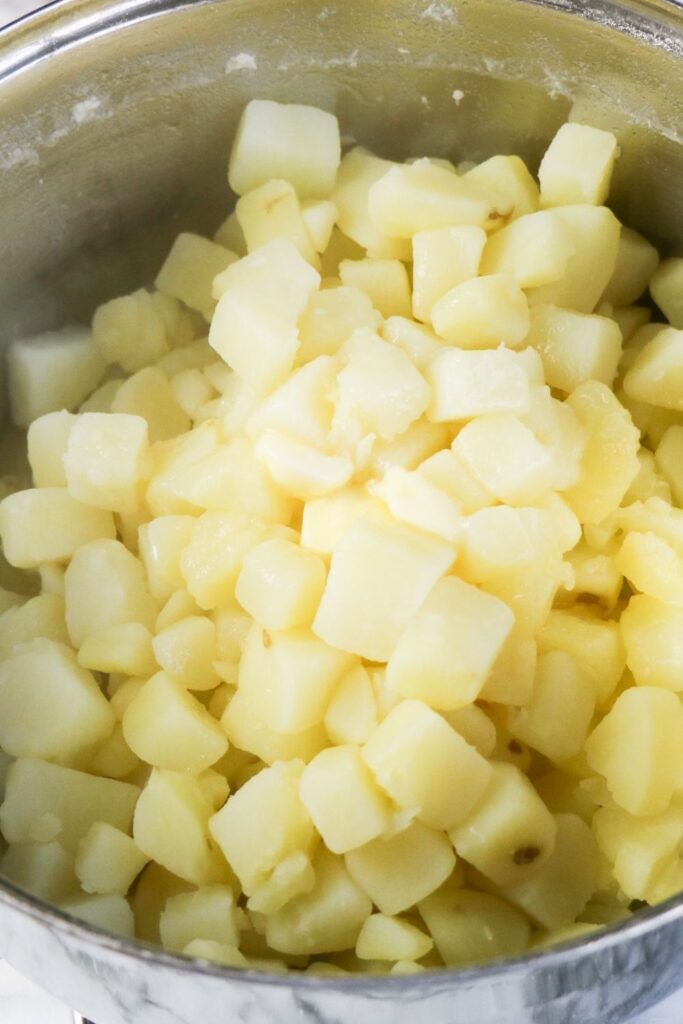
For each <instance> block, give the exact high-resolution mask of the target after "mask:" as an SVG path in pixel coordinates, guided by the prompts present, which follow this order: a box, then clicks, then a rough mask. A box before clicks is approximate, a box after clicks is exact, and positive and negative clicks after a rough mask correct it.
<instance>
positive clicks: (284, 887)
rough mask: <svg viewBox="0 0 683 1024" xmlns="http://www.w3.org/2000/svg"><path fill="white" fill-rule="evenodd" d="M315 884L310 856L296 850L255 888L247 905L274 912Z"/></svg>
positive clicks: (265, 911) (266, 911)
mask: <svg viewBox="0 0 683 1024" xmlns="http://www.w3.org/2000/svg"><path fill="white" fill-rule="evenodd" d="M314 885H315V872H314V870H313V865H312V864H311V859H310V857H309V856H308V854H306V853H304V852H303V851H302V850H296V851H295V852H294V853H290V854H289V856H288V857H285V859H284V860H281V861H280V863H279V864H278V865H277V867H276V868H274V869H273V872H272V874H271V875H270V877H269V878H268V880H267V881H265V882H263V884H262V885H259V886H258V887H257V888H256V889H255V890H254V892H253V893H252V894H251V896H250V897H249V899H248V900H247V907H248V909H249V910H252V911H256V912H257V913H261V914H274V913H276V911H278V910H281V909H282V907H284V906H285V905H286V904H287V903H289V902H290V900H293V899H294V898H295V897H296V896H301V895H303V893H307V892H310V891H311V889H312V888H313V886H314Z"/></svg>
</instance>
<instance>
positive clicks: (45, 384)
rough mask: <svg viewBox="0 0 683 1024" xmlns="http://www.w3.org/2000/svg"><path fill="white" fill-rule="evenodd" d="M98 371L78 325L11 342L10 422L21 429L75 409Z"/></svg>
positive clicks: (87, 336) (98, 361)
mask: <svg viewBox="0 0 683 1024" xmlns="http://www.w3.org/2000/svg"><path fill="white" fill-rule="evenodd" d="M104 370H105V363H104V360H103V358H102V356H101V355H100V353H99V351H98V349H97V346H96V345H95V343H94V341H93V336H92V334H91V332H90V331H89V330H86V328H84V327H64V328H63V329H62V330H61V331H52V332H49V333H47V334H39V335H36V336H35V337H33V338H19V339H17V340H16V341H13V342H11V343H10V345H9V346H8V348H7V383H8V391H9V399H10V409H11V412H12V420H13V421H14V423H16V425H17V426H18V427H24V428H26V427H28V426H30V424H31V423H32V422H33V421H34V420H36V419H38V417H39V416H43V415H45V414H46V413H50V412H58V411H59V410H60V409H68V410H70V411H73V410H74V409H77V408H78V406H79V405H80V404H81V402H82V401H83V400H84V399H86V398H87V397H88V395H89V394H90V392H91V391H94V390H95V388H96V387H97V385H98V384H99V382H100V380H101V379H102V376H103V374H104Z"/></svg>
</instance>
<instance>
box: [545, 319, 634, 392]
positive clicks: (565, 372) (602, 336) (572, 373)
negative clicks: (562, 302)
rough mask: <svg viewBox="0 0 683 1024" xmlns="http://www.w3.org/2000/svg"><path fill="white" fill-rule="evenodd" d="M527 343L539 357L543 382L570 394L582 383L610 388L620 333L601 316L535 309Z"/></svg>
mask: <svg viewBox="0 0 683 1024" xmlns="http://www.w3.org/2000/svg"><path fill="white" fill-rule="evenodd" d="M525 340H526V343H527V344H528V345H532V346H533V347H534V348H535V349H536V350H537V351H538V352H540V354H541V358H542V359H543V369H544V371H545V379H546V381H547V382H548V384H549V385H550V387H552V388H557V389H558V390H560V391H566V392H570V391H573V390H574V389H575V388H577V387H578V386H579V384H583V383H584V382H585V381H589V380H597V381H601V382H602V383H603V384H608V385H611V384H612V382H613V380H614V377H615V375H616V372H617V366H618V364H619V359H620V357H621V331H620V330H619V327H618V325H617V324H616V323H615V322H614V320H611V319H609V318H608V317H604V316H594V315H586V314H585V313H575V312H574V311H572V310H569V309H559V308H558V307H557V306H534V307H532V310H531V327H530V330H529V333H528V335H527V337H526V339H525Z"/></svg>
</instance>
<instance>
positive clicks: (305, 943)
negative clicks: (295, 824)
mask: <svg viewBox="0 0 683 1024" xmlns="http://www.w3.org/2000/svg"><path fill="white" fill-rule="evenodd" d="M313 868H314V870H315V885H314V887H313V889H311V891H310V892H307V893H304V894H303V895H301V896H297V897H296V899H293V900H291V901H290V902H289V903H287V905H286V906H285V907H283V908H282V909H281V910H278V911H277V912H276V913H274V914H269V915H268V917H267V918H266V941H267V943H268V945H269V946H270V948H271V949H275V950H278V951H280V952H282V953H292V954H310V953H335V952H338V951H341V950H345V949H349V948H353V947H354V946H355V943H356V940H357V938H358V935H359V933H360V930H361V927H362V925H363V922H364V921H365V919H366V918H368V917H369V916H370V914H371V913H372V903H371V901H370V899H369V898H368V897H367V896H366V895H365V893H364V892H363V891H362V890H361V889H360V888H359V887H358V886H357V885H356V883H355V882H354V881H353V880H352V879H351V877H350V875H349V874H348V872H347V871H346V869H345V867H344V862H343V860H342V859H341V857H335V856H334V854H332V853H329V852H328V851H327V850H326V849H325V848H324V847H321V848H320V850H319V851H318V854H317V856H316V858H315V860H314V862H313Z"/></svg>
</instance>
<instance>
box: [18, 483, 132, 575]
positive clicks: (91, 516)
mask: <svg viewBox="0 0 683 1024" xmlns="http://www.w3.org/2000/svg"><path fill="white" fill-rule="evenodd" d="M115 536H116V528H115V526H114V517H113V516H112V514H111V512H106V511H104V510H103V509H98V508H91V507H90V506H88V505H83V504H82V503H81V502H80V501H76V499H75V498H72V497H71V495H70V494H69V492H68V491H67V490H66V488H62V487H37V488H34V489H32V490H28V491H17V492H16V493H15V494H9V495H8V496H7V497H6V498H4V499H3V500H2V502H0V539H1V541H2V550H3V554H4V556H5V558H6V559H7V561H8V562H9V563H10V565H14V566H17V568H21V569H37V568H38V567H39V566H41V565H43V564H44V563H45V562H68V561H69V559H70V558H71V557H72V556H73V555H74V553H75V552H76V551H77V550H78V549H79V548H80V547H81V546H82V545H84V544H88V543H89V542H90V541H95V540H97V539H99V538H111V537H115Z"/></svg>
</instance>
